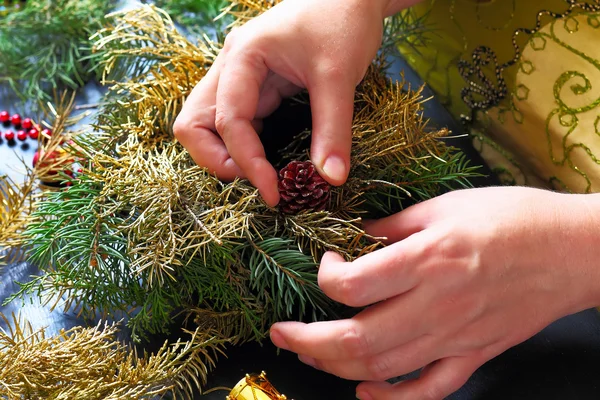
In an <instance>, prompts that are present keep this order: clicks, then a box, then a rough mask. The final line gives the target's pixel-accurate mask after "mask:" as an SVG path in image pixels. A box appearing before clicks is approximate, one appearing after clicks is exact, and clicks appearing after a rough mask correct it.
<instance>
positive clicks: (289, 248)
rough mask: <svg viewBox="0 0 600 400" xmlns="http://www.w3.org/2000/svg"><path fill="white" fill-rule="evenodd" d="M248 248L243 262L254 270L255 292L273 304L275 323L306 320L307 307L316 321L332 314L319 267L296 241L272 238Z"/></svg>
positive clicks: (244, 249) (243, 252)
mask: <svg viewBox="0 0 600 400" xmlns="http://www.w3.org/2000/svg"><path fill="white" fill-rule="evenodd" d="M250 244H251V246H247V245H244V246H243V248H242V259H244V260H247V261H246V263H247V265H248V268H249V269H250V282H249V283H250V285H251V288H252V289H253V290H254V291H256V292H257V293H258V294H259V298H264V297H265V296H266V295H267V293H268V294H269V296H268V297H266V298H265V299H264V300H266V301H267V302H273V304H272V309H273V313H274V315H273V318H274V320H282V319H285V318H293V317H298V318H301V319H302V318H304V316H305V314H306V312H307V305H310V306H311V307H310V309H311V310H312V313H313V315H312V319H313V320H317V319H319V318H322V316H323V315H326V314H327V313H328V312H329V311H330V310H331V308H332V307H331V305H332V303H331V301H330V300H328V299H327V297H326V296H325V295H324V294H323V292H322V291H321V289H320V288H319V285H318V283H317V271H318V267H317V263H316V262H315V260H314V258H313V257H312V256H310V255H306V254H304V253H303V252H302V251H301V250H300V249H299V248H298V246H297V245H296V247H295V248H294V241H293V240H290V239H286V238H269V239H264V240H261V241H259V242H256V243H255V242H253V241H251V242H250Z"/></svg>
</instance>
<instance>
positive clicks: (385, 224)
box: [364, 201, 434, 244]
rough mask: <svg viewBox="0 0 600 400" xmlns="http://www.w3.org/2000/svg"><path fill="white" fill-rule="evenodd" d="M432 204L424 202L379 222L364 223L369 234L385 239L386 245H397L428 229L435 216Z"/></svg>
mask: <svg viewBox="0 0 600 400" xmlns="http://www.w3.org/2000/svg"><path fill="white" fill-rule="evenodd" d="M431 204H432V203H430V202H428V201H424V202H422V203H418V204H415V205H412V206H410V207H408V208H406V209H404V210H402V211H400V212H398V213H396V214H393V215H391V216H389V217H386V218H382V219H379V220H371V221H364V228H365V231H366V232H367V234H369V235H371V236H373V237H376V238H385V240H383V242H384V243H386V244H391V243H396V242H399V241H401V240H404V239H406V238H407V237H409V236H411V235H412V234H414V233H417V232H420V231H422V230H424V229H425V228H427V226H428V225H429V224H430V223H431V222H432V220H433V218H434V214H433V212H432V208H431V207H430V205H431Z"/></svg>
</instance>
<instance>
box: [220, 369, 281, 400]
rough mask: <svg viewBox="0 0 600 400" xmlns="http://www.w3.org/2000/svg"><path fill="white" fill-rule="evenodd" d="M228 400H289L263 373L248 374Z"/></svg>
mask: <svg viewBox="0 0 600 400" xmlns="http://www.w3.org/2000/svg"><path fill="white" fill-rule="evenodd" d="M226 400H288V398H287V397H286V396H285V395H283V394H281V393H279V392H278V391H277V389H275V387H274V386H273V385H272V384H271V382H269V380H268V379H267V374H266V373H265V372H264V371H263V372H261V373H260V375H256V374H251V375H250V374H247V375H246V376H245V377H244V378H243V379H242V380H240V381H239V382H238V384H237V385H235V387H234V388H233V389H232V390H231V392H230V393H229V396H227V397H226Z"/></svg>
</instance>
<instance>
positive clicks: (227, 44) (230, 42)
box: [223, 28, 239, 50]
mask: <svg viewBox="0 0 600 400" xmlns="http://www.w3.org/2000/svg"><path fill="white" fill-rule="evenodd" d="M238 34H239V28H234V29H232V30H231V31H230V32H229V33H228V34H227V36H226V37H225V40H224V42H223V48H224V49H227V50H229V49H231V48H232V47H233V46H235V43H236V42H237V37H238Z"/></svg>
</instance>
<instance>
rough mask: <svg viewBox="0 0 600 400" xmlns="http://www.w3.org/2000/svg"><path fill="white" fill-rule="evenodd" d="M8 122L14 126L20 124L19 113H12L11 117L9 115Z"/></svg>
mask: <svg viewBox="0 0 600 400" xmlns="http://www.w3.org/2000/svg"><path fill="white" fill-rule="evenodd" d="M10 123H11V124H13V125H14V126H20V125H21V116H20V115H19V114H14V115H13V116H12V117H10Z"/></svg>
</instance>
